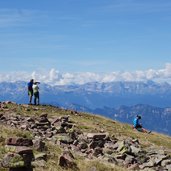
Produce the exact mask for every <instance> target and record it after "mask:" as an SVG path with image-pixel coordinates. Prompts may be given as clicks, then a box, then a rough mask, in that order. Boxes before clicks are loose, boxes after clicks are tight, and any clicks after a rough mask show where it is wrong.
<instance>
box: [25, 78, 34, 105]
mask: <svg viewBox="0 0 171 171" xmlns="http://www.w3.org/2000/svg"><path fill="white" fill-rule="evenodd" d="M33 82H34V80H33V79H31V80H30V82H29V83H28V84H27V87H28V96H29V104H32V97H33Z"/></svg>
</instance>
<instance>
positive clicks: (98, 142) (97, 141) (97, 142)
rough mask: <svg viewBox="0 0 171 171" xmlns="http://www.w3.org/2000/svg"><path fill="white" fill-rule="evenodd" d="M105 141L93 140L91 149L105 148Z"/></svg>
mask: <svg viewBox="0 0 171 171" xmlns="http://www.w3.org/2000/svg"><path fill="white" fill-rule="evenodd" d="M104 144H105V141H104V140H96V141H95V140H93V141H92V142H91V143H90V144H89V148H93V149H94V148H96V147H101V148H102V147H104Z"/></svg>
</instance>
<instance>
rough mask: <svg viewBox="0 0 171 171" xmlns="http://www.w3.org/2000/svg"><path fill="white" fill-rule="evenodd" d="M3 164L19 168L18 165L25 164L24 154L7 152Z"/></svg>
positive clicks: (3, 165)
mask: <svg viewBox="0 0 171 171" xmlns="http://www.w3.org/2000/svg"><path fill="white" fill-rule="evenodd" d="M1 164H2V167H5V168H18V167H24V166H25V163H24V160H23V158H22V156H21V155H19V154H14V153H8V154H6V155H5V156H4V158H3V160H2V162H1Z"/></svg>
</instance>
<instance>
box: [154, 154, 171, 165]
mask: <svg viewBox="0 0 171 171" xmlns="http://www.w3.org/2000/svg"><path fill="white" fill-rule="evenodd" d="M168 158H169V156H166V155H157V156H155V159H154V162H155V164H156V165H158V164H160V163H161V162H162V161H163V160H165V159H168Z"/></svg>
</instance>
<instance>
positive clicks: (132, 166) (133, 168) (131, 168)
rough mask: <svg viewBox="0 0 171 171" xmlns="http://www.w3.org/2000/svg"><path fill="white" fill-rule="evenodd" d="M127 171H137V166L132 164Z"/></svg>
mask: <svg viewBox="0 0 171 171" xmlns="http://www.w3.org/2000/svg"><path fill="white" fill-rule="evenodd" d="M128 170H139V166H138V164H137V163H135V164H132V165H131V166H129V167H128Z"/></svg>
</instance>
